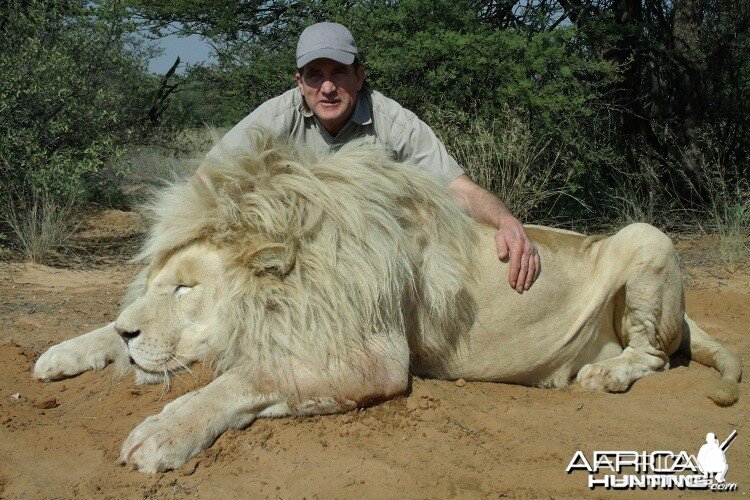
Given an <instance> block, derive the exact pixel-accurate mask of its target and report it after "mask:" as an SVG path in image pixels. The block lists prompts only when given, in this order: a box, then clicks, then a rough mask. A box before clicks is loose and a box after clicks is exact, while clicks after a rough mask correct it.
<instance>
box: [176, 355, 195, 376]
mask: <svg viewBox="0 0 750 500" xmlns="http://www.w3.org/2000/svg"><path fill="white" fill-rule="evenodd" d="M172 360H173V361H174V362H175V363H177V364H179V365H180V367H182V369H184V370H185V371H186V372H188V373H189V374H190V375H192V376H193V378H194V379H195V381H196V382H200V379H199V378H198V375H196V374H195V372H194V371H193V370H191V369H190V367H189V366H188V365H187V364H185V363H184V362H183V361H182V360H180V358H178V357H177V356H174V355H173V356H172Z"/></svg>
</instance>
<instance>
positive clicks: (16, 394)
mask: <svg viewBox="0 0 750 500" xmlns="http://www.w3.org/2000/svg"><path fill="white" fill-rule="evenodd" d="M11 397H12V398H13V399H21V393H20V392H17V393H15V394H13V395H12V396H11Z"/></svg>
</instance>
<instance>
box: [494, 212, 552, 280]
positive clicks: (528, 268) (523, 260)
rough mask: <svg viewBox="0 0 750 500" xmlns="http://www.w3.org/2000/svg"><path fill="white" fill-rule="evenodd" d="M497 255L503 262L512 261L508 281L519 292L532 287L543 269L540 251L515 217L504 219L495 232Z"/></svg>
mask: <svg viewBox="0 0 750 500" xmlns="http://www.w3.org/2000/svg"><path fill="white" fill-rule="evenodd" d="M495 243H496V244H497V256H498V258H499V259H500V260H502V261H503V262H508V261H509V262H510V268H509V270H508V282H509V283H510V286H511V288H515V289H516V291H517V292H518V293H523V292H524V290H528V289H529V288H531V285H532V284H533V283H534V281H535V280H536V279H537V278H538V277H539V272H540V271H541V270H542V266H541V261H540V260H539V252H537V250H536V247H535V246H534V244H533V243H532V242H531V240H530V239H529V237H528V236H526V232H524V230H523V226H522V225H521V223H520V222H518V220H516V219H515V218H513V217H507V218H505V219H504V220H503V223H502V225H501V227H500V229H499V230H498V231H497V233H495Z"/></svg>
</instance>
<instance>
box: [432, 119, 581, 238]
mask: <svg viewBox="0 0 750 500" xmlns="http://www.w3.org/2000/svg"><path fill="white" fill-rule="evenodd" d="M439 115H440V112H433V116H432V117H431V120H430V121H432V122H434V123H441V126H440V127H439V128H437V129H436V132H437V133H438V135H439V136H440V138H441V140H442V141H443V142H444V143H445V146H446V148H447V149H448V151H449V152H450V153H451V154H452V155H453V156H454V158H455V159H456V161H458V163H459V165H461V166H462V167H463V168H464V170H465V171H466V174H467V175H468V176H469V177H471V178H472V179H473V180H474V181H475V182H476V183H477V184H479V185H481V186H483V187H485V188H486V189H488V190H489V191H492V192H493V193H495V194H496V195H497V196H498V197H499V198H500V199H501V200H503V202H504V203H505V204H506V205H507V206H508V208H509V209H510V211H511V213H513V214H514V215H515V216H516V217H517V218H518V219H519V220H521V221H522V222H527V223H528V222H532V221H533V223H536V224H541V223H552V222H554V220H555V217H554V211H553V210H554V201H555V200H556V199H558V198H560V197H561V196H571V194H570V192H569V191H568V190H567V189H566V188H565V185H566V183H567V181H568V178H566V177H565V174H563V173H561V172H560V169H559V168H558V166H559V165H558V163H559V160H560V154H559V153H555V152H549V151H547V149H548V148H549V147H550V141H549V140H545V139H542V140H535V139H534V138H533V137H532V134H531V130H530V129H529V127H528V126H527V124H525V123H523V122H522V121H521V120H519V119H518V118H516V117H514V116H512V115H508V116H505V117H503V119H502V120H500V121H498V122H496V123H494V124H486V123H484V122H482V121H480V120H472V121H470V122H469V125H468V126H458V125H452V124H451V120H450V117H448V119H446V118H445V117H441V116H439ZM550 153H551V154H550ZM542 156H544V157H545V158H550V157H551V158H553V160H552V161H549V160H546V161H544V162H542V160H541V158H542Z"/></svg>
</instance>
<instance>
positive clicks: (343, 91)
mask: <svg viewBox="0 0 750 500" xmlns="http://www.w3.org/2000/svg"><path fill="white" fill-rule="evenodd" d="M295 76H296V78H297V85H299V88H300V90H301V91H302V95H303V96H304V98H305V102H306V103H307V106H308V107H309V108H310V110H311V111H312V112H313V114H314V115H315V116H317V117H318V120H320V123H321V124H322V125H323V126H324V127H325V128H326V130H328V132H329V133H330V134H331V135H336V134H338V133H339V132H340V131H341V129H342V128H343V127H344V125H346V122H347V121H348V120H349V117H350V116H351V115H352V112H354V108H355V106H356V105H357V93H358V92H359V91H360V90H361V89H362V84H363V83H364V81H365V70H364V69H363V68H362V66H360V67H359V69H357V70H356V71H355V70H354V67H353V66H352V65H346V64H341V63H340V62H336V61H334V60H332V59H315V60H314V61H310V62H309V63H307V64H306V65H305V67H304V68H302V69H301V70H300V72H299V73H297V74H296V75H295Z"/></svg>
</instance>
